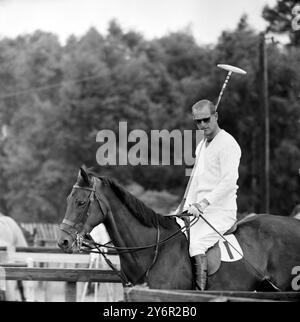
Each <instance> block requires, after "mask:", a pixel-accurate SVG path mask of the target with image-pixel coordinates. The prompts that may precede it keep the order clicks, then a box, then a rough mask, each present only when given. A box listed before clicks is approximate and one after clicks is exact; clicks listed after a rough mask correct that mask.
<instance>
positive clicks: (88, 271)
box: [0, 247, 121, 302]
mask: <svg viewBox="0 0 300 322" xmlns="http://www.w3.org/2000/svg"><path fill="white" fill-rule="evenodd" d="M115 255H116V252H108V253H107V256H108V257H109V259H110V260H111V261H112V262H113V263H114V264H115V265H116V267H119V258H118V256H115ZM96 256H100V255H96ZM93 257H94V258H95V256H93ZM41 264H42V266H49V267H40V265H41ZM102 264H103V263H102ZM0 266H2V269H4V274H5V277H4V278H5V279H6V280H22V281H56V282H59V281H63V282H66V284H65V299H66V301H68V302H69V301H75V300H76V299H77V300H78V298H79V296H78V294H77V290H78V282H86V283H87V282H97V283H120V282H121V280H120V278H119V276H118V275H117V273H116V272H114V271H112V270H110V269H109V270H108V269H103V267H105V265H97V266H96V267H95V268H93V265H91V255H89V254H66V253H63V252H62V251H61V250H60V249H59V248H54V247H17V248H16V249H6V248H5V247H0ZM35 266H38V267H35ZM50 266H52V267H50ZM53 266H54V267H53ZM62 266H64V267H62ZM65 266H67V267H68V268H66V267H65ZM70 266H73V267H72V268H70ZM86 283H85V284H86Z"/></svg>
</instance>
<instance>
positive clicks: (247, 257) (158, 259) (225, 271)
mask: <svg viewBox="0 0 300 322" xmlns="http://www.w3.org/2000/svg"><path fill="white" fill-rule="evenodd" d="M100 223H104V225H105V226H106V229H107V231H108V233H109V235H110V238H111V240H112V243H113V244H114V245H115V246H116V248H117V250H118V252H119V255H120V262H121V271H122V273H123V276H125V281H128V282H130V283H131V284H133V285H136V284H142V283H146V284H147V285H148V286H149V287H150V288H157V289H182V290H184V289H193V283H192V280H193V276H192V265H191V261H190V257H189V252H188V242H187V239H186V237H185V235H184V233H183V232H182V231H181V230H180V226H179V225H178V224H177V222H176V220H175V219H174V218H170V217H165V216H162V215H159V214H157V213H155V212H154V211H153V210H152V209H150V208H148V207H147V206H145V205H144V204H143V203H142V202H141V201H140V200H138V199H137V198H135V197H134V196H133V195H131V194H130V193H129V192H128V191H127V190H125V189H124V188H122V187H121V186H120V185H119V184H117V183H116V182H115V181H113V180H112V179H110V178H107V177H98V176H97V175H95V174H94V173H93V172H91V171H89V170H87V169H86V168H85V167H82V168H80V171H79V174H78V179H77V182H76V184H75V185H74V186H73V189H72V191H71V193H70V195H69V196H68V198H67V210H66V214H65V217H64V220H63V222H62V224H61V226H60V228H61V230H60V236H59V240H58V245H59V246H60V247H61V248H62V249H63V250H64V251H65V252H76V251H78V248H79V247H80V243H79V244H78V243H77V241H78V240H80V239H78V237H84V236H85V235H86V234H88V233H89V232H90V231H91V230H92V228H93V227H95V226H96V225H98V224H100ZM299 228H300V222H299V221H298V220H295V219H292V218H286V217H281V216H272V215H261V216H253V217H250V218H247V219H246V220H243V221H241V223H240V224H239V225H238V228H237V230H236V232H235V236H236V238H237V240H238V241H239V243H240V246H241V248H242V250H243V253H244V257H243V258H242V259H241V260H238V261H235V262H231V263H229V262H222V263H221V266H220V268H219V269H218V270H217V272H215V273H214V274H213V275H211V276H209V279H208V289H210V290H241V291H243V290H245V291H247V290H248V291H249V290H263V288H262V286H263V285H265V284H266V281H270V283H273V285H275V286H276V287H277V288H278V289H280V290H282V291H286V290H292V286H291V284H292V280H293V278H294V276H293V273H292V272H293V268H294V267H296V266H297V265H299V264H300V229H299ZM270 283H267V284H268V285H269V284H270Z"/></svg>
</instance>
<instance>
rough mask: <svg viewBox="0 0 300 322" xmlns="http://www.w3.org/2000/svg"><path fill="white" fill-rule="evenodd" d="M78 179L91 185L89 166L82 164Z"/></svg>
mask: <svg viewBox="0 0 300 322" xmlns="http://www.w3.org/2000/svg"><path fill="white" fill-rule="evenodd" d="M78 181H79V182H82V181H83V183H84V184H85V185H87V186H89V185H90V179H89V175H88V174H87V168H86V166H85V165H82V166H81V167H80V169H79V174H78Z"/></svg>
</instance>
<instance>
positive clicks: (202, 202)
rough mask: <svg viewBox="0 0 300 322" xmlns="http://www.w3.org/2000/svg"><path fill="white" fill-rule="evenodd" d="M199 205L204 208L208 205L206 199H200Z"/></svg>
mask: <svg viewBox="0 0 300 322" xmlns="http://www.w3.org/2000/svg"><path fill="white" fill-rule="evenodd" d="M199 205H200V207H201V208H202V209H203V210H204V209H205V208H206V207H207V206H208V205H209V202H208V200H207V199H202V200H201V201H200V202H199Z"/></svg>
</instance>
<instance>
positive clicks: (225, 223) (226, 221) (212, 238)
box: [190, 207, 236, 257]
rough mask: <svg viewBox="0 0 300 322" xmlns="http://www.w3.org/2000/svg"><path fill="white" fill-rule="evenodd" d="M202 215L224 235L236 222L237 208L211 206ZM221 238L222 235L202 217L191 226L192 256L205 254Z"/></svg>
mask: <svg viewBox="0 0 300 322" xmlns="http://www.w3.org/2000/svg"><path fill="white" fill-rule="evenodd" d="M202 216H203V217H204V218H205V219H206V220H207V221H208V222H209V223H210V224H211V225H212V226H213V227H214V228H215V229H216V230H217V231H218V232H219V233H220V234H222V235H223V234H224V233H225V232H226V231H227V230H228V229H230V228H231V227H232V226H233V224H234V223H235V221H236V210H223V209H220V208H212V207H209V208H207V210H206V211H204V214H202ZM219 239H221V236H220V235H219V234H218V233H217V232H216V231H214V230H213V229H212V228H211V227H210V226H209V225H208V224H207V223H206V222H205V221H204V220H203V219H202V218H201V217H200V218H199V220H198V221H197V222H196V224H194V225H193V226H191V228H190V256H191V257H192V256H195V255H199V254H205V253H206V251H207V250H208V248H210V247H211V246H213V245H214V244H215V243H216V242H217V241H218V240H219Z"/></svg>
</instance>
